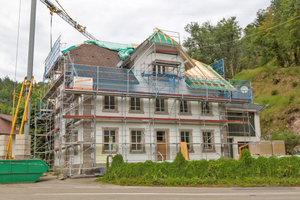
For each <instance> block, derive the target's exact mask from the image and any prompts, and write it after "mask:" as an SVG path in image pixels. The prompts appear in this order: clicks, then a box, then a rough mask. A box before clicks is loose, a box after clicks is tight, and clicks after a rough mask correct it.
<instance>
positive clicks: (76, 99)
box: [35, 29, 265, 175]
mask: <svg viewBox="0 0 300 200" xmlns="http://www.w3.org/2000/svg"><path fill="white" fill-rule="evenodd" d="M166 33H167V31H162V30H160V29H155V30H154V32H153V33H152V35H151V36H149V37H148V38H147V39H146V40H145V41H144V42H142V43H141V44H140V45H123V44H116V43H109V42H101V41H86V42H84V43H83V44H81V45H78V46H73V47H70V48H68V49H66V50H64V51H61V49H60V38H59V39H58V40H57V41H56V43H55V44H54V46H53V48H52V51H51V52H50V54H49V56H48V57H47V59H46V61H45V73H44V85H45V93H44V94H43V96H42V98H41V103H40V105H39V117H37V118H36V119H35V123H36V134H35V141H36V142H35V143H36V144H35V156H38V155H41V154H44V157H45V160H46V161H47V162H48V164H49V165H51V167H53V166H57V167H60V168H61V169H66V170H67V171H68V172H69V174H70V175H74V174H88V173H93V172H94V169H95V168H98V167H101V166H104V165H105V163H106V159H107V156H108V155H109V154H112V155H115V154H122V156H123V158H124V161H125V162H143V161H146V160H152V161H157V162H159V161H165V160H173V159H174V158H175V156H176V154H177V152H179V151H180V142H186V144H187V149H188V152H189V159H190V160H199V159H218V158H220V157H224V158H236V157H237V155H238V147H239V145H243V144H244V143H248V142H250V141H251V142H255V141H260V136H261V133H260V123H259V112H260V111H261V110H262V109H263V108H264V107H265V106H262V105H257V104H253V101H252V88H251V83H250V82H249V81H242V80H225V78H224V65H223V60H221V61H219V62H216V63H214V64H211V65H207V64H204V63H202V62H200V61H197V60H194V59H192V58H190V57H189V56H188V55H187V53H186V52H185V50H184V49H183V47H182V46H181V45H180V40H179V34H177V33H174V32H170V33H169V32H168V35H167V34H166ZM171 35H172V36H171ZM38 141H42V142H38Z"/></svg>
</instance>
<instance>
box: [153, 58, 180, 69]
mask: <svg viewBox="0 0 300 200" xmlns="http://www.w3.org/2000/svg"><path fill="white" fill-rule="evenodd" d="M152 65H154V66H155V65H159V66H165V67H178V66H180V65H181V62H177V61H170V60H161V59H155V60H154V61H152Z"/></svg>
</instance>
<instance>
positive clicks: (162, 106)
mask: <svg viewBox="0 0 300 200" xmlns="http://www.w3.org/2000/svg"><path fill="white" fill-rule="evenodd" d="M155 111H156V113H167V100H166V99H156V102H155Z"/></svg>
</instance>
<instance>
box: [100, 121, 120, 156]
mask: <svg viewBox="0 0 300 200" xmlns="http://www.w3.org/2000/svg"><path fill="white" fill-rule="evenodd" d="M106 130H108V131H115V137H116V138H115V142H114V143H116V144H115V145H116V149H115V150H112V151H111V152H112V153H117V152H118V151H119V144H118V143H119V128H115V127H103V128H102V153H103V154H109V153H110V151H109V150H105V144H107V142H105V141H104V137H105V131H106ZM109 135H110V133H109Z"/></svg>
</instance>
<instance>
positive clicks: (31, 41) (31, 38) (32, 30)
mask: <svg viewBox="0 0 300 200" xmlns="http://www.w3.org/2000/svg"><path fill="white" fill-rule="evenodd" d="M35 16H36V0H31V12H30V30H29V48H28V65H27V83H30V81H31V78H32V71H33V57H34V36H35ZM29 87H30V85H26V89H25V95H26V97H27V95H28V92H29ZM30 108H31V96H30V97H29V102H28V107H27V121H26V122H25V123H24V134H25V135H29V130H30V112H31V109H30Z"/></svg>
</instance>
